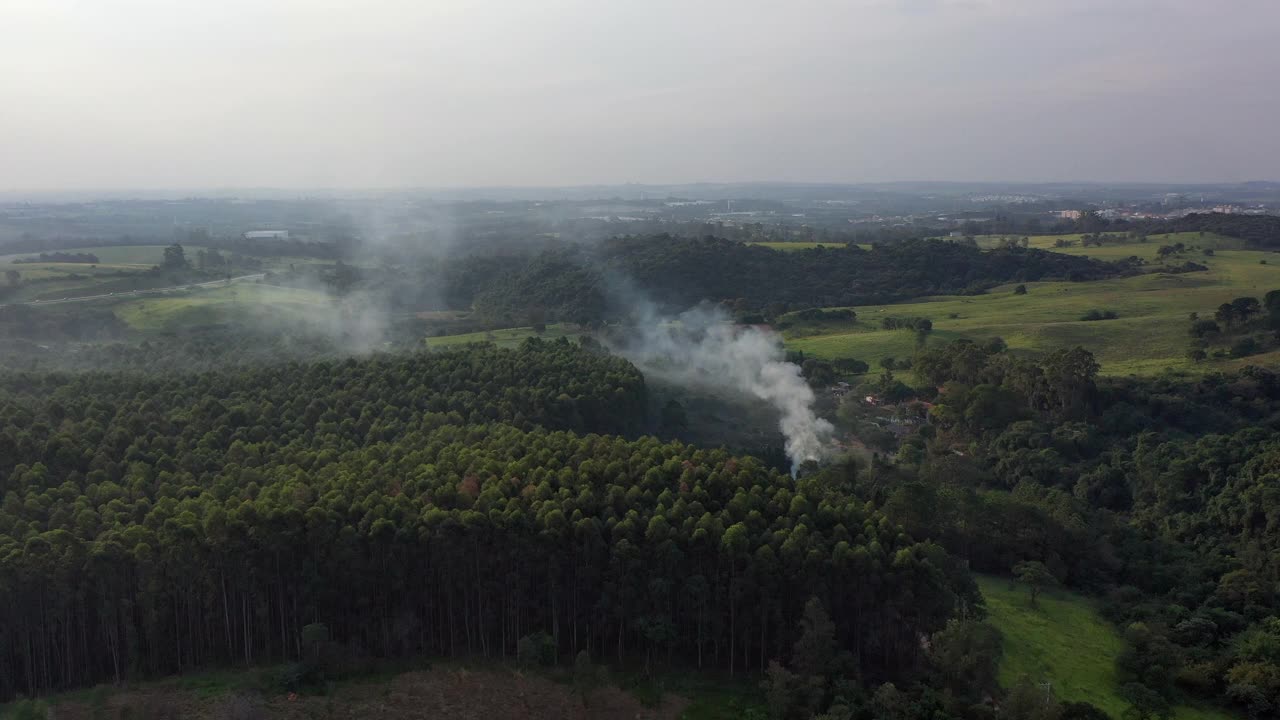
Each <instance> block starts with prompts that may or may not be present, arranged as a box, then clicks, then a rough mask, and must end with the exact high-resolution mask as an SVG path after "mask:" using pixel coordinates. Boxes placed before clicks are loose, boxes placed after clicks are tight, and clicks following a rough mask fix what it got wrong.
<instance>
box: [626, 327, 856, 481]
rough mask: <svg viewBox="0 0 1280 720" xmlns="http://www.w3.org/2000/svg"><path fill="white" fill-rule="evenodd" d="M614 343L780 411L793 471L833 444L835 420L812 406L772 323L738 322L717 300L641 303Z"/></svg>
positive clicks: (658, 371)
mask: <svg viewBox="0 0 1280 720" xmlns="http://www.w3.org/2000/svg"><path fill="white" fill-rule="evenodd" d="M611 345H612V346H613V350H615V351H616V352H618V353H619V354H621V355H622V356H624V357H626V358H627V359H629V360H631V361H632V362H633V363H635V364H636V366H638V367H639V368H640V369H641V370H642V371H644V372H645V373H646V374H652V375H654V376H656V377H660V378H662V379H664V380H667V381H669V382H672V383H675V384H679V385H685V386H690V387H698V388H705V389H711V390H715V391H719V392H723V393H740V394H746V395H748V396H751V397H755V398H758V399H760V400H763V401H765V402H767V403H769V404H770V405H772V406H773V407H774V408H776V409H777V410H778V412H779V414H780V416H781V417H780V419H779V422H778V426H779V429H780V430H781V431H782V434H783V436H784V437H785V438H786V452H787V457H788V458H789V459H790V460H791V467H792V472H794V471H795V470H796V469H797V468H799V466H800V464H801V463H803V462H805V461H808V460H817V461H821V460H823V459H824V458H825V457H826V456H827V454H828V452H829V450H830V448H831V443H830V441H831V434H832V432H833V431H834V428H833V427H832V425H831V423H829V422H827V421H826V420H823V419H822V418H820V417H818V416H817V414H816V413H815V412H814V409H813V406H814V394H813V390H812V389H811V388H810V387H809V385H808V383H806V382H805V380H804V378H803V377H802V376H801V375H800V368H799V367H797V366H796V365H795V363H790V362H787V361H786V359H785V353H784V352H783V349H782V344H781V342H780V340H779V338H778V336H777V335H776V334H775V333H773V332H772V331H768V330H762V329H759V328H756V327H751V326H742V325H735V324H734V323H733V322H732V321H731V320H730V319H729V317H728V316H727V315H726V314H725V313H724V312H723V311H721V310H719V309H718V308H707V307H699V308H694V309H693V310H689V311H686V312H684V313H681V314H680V315H678V316H676V317H675V318H666V317H662V316H660V315H658V314H657V313H656V312H654V311H653V310H651V309H648V308H645V309H642V312H641V313H640V318H639V322H638V325H637V326H636V327H635V328H634V331H633V332H631V333H629V334H627V336H625V337H623V338H622V339H621V340H617V341H614V342H612V343H611Z"/></svg>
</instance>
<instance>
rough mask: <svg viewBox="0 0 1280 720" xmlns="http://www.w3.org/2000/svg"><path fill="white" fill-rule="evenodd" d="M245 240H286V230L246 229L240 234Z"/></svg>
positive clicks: (287, 235)
mask: <svg viewBox="0 0 1280 720" xmlns="http://www.w3.org/2000/svg"><path fill="white" fill-rule="evenodd" d="M241 237H243V238H244V239H245V240H288V239H289V231H288V230H246V231H245V233H244V235H242V236H241Z"/></svg>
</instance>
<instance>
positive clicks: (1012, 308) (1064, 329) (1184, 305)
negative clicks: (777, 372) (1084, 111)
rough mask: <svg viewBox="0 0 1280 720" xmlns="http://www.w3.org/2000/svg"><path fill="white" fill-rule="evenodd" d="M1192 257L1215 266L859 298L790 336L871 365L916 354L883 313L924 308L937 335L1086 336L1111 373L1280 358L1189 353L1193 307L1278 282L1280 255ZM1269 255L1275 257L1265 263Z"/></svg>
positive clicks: (1141, 250)
mask: <svg viewBox="0 0 1280 720" xmlns="http://www.w3.org/2000/svg"><path fill="white" fill-rule="evenodd" d="M1195 235H1198V234H1195ZM1197 239H1199V238H1197ZM1161 244H1164V241H1149V242H1147V243H1137V242H1133V243H1127V244H1122V245H1113V246H1108V247H1104V248H1103V249H1104V250H1106V251H1107V253H1108V254H1110V255H1112V256H1113V258H1112V259H1115V258H1118V257H1128V256H1130V255H1138V256H1139V257H1145V258H1154V256H1155V251H1156V248H1158V247H1159V246H1160V245H1161ZM1098 250H1099V248H1092V247H1091V248H1079V247H1075V248H1066V249H1065V250H1063V252H1069V253H1072V254H1086V251H1087V253H1088V254H1091V255H1093V254H1097V251H1098ZM1186 259H1191V260H1194V261H1195V262H1197V263H1200V264H1202V265H1206V266H1208V268H1209V270H1208V271H1207V272H1194V273H1184V274H1176V275H1175V274H1168V273H1162V272H1158V271H1155V272H1150V273H1147V274H1143V275H1139V276H1136V277H1130V278H1121V279H1114V280H1102V281H1096V282H1089V283H1070V282H1046V283H1027V290H1028V292H1027V294H1026V295H1014V294H1013V286H1012V285H1008V286H1004V287H999V288H995V289H993V290H992V291H990V292H989V293H987V294H986V295H976V296H968V297H961V296H939V297H927V298H920V299H919V300H915V301H911V302H906V303H900V304H895V305H874V306H867V307H858V308H855V310H856V311H857V313H858V322H857V323H856V324H855V325H853V326H849V327H843V328H837V329H833V330H831V331H830V332H825V333H823V334H816V335H800V334H797V333H791V334H790V336H789V337H788V338H787V346H788V347H789V348H792V349H797V350H803V351H804V352H806V353H809V354H812V355H815V356H817V357H823V358H837V357H854V358H858V359H860V360H864V361H866V362H868V363H870V364H871V365H872V366H873V367H874V366H875V365H876V364H877V363H878V361H879V360H880V359H881V358H883V357H886V356H892V357H896V358H904V357H910V356H911V355H912V354H913V353H914V352H915V349H916V338H915V336H914V334H913V333H911V332H909V331H903V330H896V331H889V330H880V329H879V325H880V319H881V318H883V317H887V316H922V317H927V318H930V319H931V320H933V327H934V332H933V334H932V335H931V336H930V337H929V340H928V342H929V343H931V344H932V343H941V342H947V341H950V340H953V339H957V338H962V337H964V338H971V339H974V340H982V339H986V338H990V337H996V336H998V337H1001V338H1003V339H1004V340H1005V342H1006V343H1008V344H1009V347H1010V349H1011V350H1013V351H1014V352H1036V353H1039V352H1046V351H1050V350H1054V349H1058V348H1067V347H1073V346H1075V345H1081V346H1084V347H1085V348H1087V349H1089V350H1090V351H1092V352H1093V353H1094V354H1095V355H1096V356H1097V357H1098V361H1099V362H1100V363H1101V364H1102V372H1103V373H1104V374H1111V375H1127V374H1138V375H1148V374H1155V373H1159V372H1162V371H1164V370H1166V369H1173V370H1179V371H1187V372H1205V371H1207V370H1210V369H1226V368H1232V367H1238V366H1242V365H1246V364H1276V363H1278V362H1280V352H1272V353H1265V354H1262V355H1255V356H1251V357H1248V358H1243V359H1239V360H1210V361H1206V362H1203V363H1199V364H1196V363H1193V362H1191V361H1190V360H1188V359H1187V358H1186V357H1185V353H1186V351H1187V347H1188V344H1189V337H1188V335H1187V327H1188V320H1187V316H1188V314H1189V313H1191V312H1198V313H1200V314H1201V315H1202V316H1209V317H1211V316H1212V314H1213V311H1214V309H1215V308H1217V307H1218V305H1220V304H1222V303H1223V302H1227V301H1230V300H1232V299H1234V298H1236V297H1240V296H1252V297H1257V298H1261V297H1262V296H1263V295H1265V294H1266V293H1267V292H1268V291H1270V290H1274V289H1280V256H1277V255H1275V254H1273V253H1266V252H1260V251H1254V250H1226V249H1224V250H1215V254H1214V255H1212V256H1204V255H1201V254H1199V253H1188V254H1187V256H1186ZM1264 260H1266V261H1268V264H1266V265H1264V264H1261V262H1262V261H1264ZM1272 261H1274V262H1272ZM1175 262H1181V260H1176V261H1175ZM1091 309H1098V310H1104V311H1105V310H1112V311H1114V312H1116V313H1117V314H1118V315H1119V318H1118V319H1116V320H1104V321H1093V322H1086V321H1081V320H1080V317H1081V316H1082V315H1084V314H1085V313H1086V312H1088V311H1089V310H1091Z"/></svg>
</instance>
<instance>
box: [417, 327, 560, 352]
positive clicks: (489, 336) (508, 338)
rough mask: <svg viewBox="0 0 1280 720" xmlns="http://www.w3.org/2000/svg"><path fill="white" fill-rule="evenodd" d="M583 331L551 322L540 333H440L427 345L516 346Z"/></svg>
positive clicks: (515, 330)
mask: <svg viewBox="0 0 1280 720" xmlns="http://www.w3.org/2000/svg"><path fill="white" fill-rule="evenodd" d="M582 334H583V331H581V330H578V329H576V328H575V327H573V326H570V325H563V324H552V325H548V326H547V329H546V332H543V333H541V334H539V333H535V332H534V331H533V328H531V327H520V328H506V329H503V330H491V331H485V332H473V333H464V334H461V335H442V336H440V337H432V338H427V341H426V342H427V347H429V348H437V349H438V348H448V347H457V346H459V345H467V344H469V343H478V342H491V343H493V344H495V345H497V346H498V347H505V348H510V347H516V346H517V345H519V344H520V343H522V342H524V341H525V339H526V338H531V337H540V338H542V339H543V340H555V339H556V338H560V337H568V338H575V337H578V336H579V335H582Z"/></svg>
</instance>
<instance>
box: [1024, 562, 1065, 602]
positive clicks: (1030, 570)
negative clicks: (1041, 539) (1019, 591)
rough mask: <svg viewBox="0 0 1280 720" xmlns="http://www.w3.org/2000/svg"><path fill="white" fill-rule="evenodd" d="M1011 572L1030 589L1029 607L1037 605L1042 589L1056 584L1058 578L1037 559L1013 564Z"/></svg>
mask: <svg viewBox="0 0 1280 720" xmlns="http://www.w3.org/2000/svg"><path fill="white" fill-rule="evenodd" d="M1013 574H1014V577H1016V578H1017V579H1018V582H1020V583H1022V584H1023V585H1026V586H1027V589H1028V590H1030V591H1031V607H1039V598H1040V592H1041V591H1042V590H1044V589H1045V588H1049V587H1053V586H1055V585H1057V584H1058V578H1057V577H1055V576H1054V574H1053V573H1051V572H1049V568H1047V567H1045V564H1044V563H1042V562H1040V561H1039V560H1023V561H1022V562H1020V563H1018V564H1017V565H1014V566H1013Z"/></svg>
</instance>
